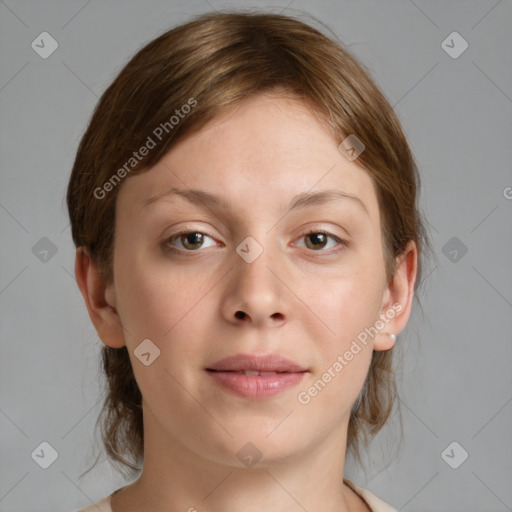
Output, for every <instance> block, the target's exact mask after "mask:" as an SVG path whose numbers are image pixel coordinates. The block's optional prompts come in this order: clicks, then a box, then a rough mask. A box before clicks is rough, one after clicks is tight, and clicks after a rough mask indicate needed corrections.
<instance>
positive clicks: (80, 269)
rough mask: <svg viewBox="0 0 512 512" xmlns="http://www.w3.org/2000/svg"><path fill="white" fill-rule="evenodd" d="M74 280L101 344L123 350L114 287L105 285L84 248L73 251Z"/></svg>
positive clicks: (122, 336) (123, 340)
mask: <svg viewBox="0 0 512 512" xmlns="http://www.w3.org/2000/svg"><path fill="white" fill-rule="evenodd" d="M75 277H76V282H77V283H78V287H79V288H80V292H81V293H82V296H83V298H84V300H85V304H86V306H87V310H88V311H89V316H90V317H91V320H92V323H93V324H94V327H95V328H96V332H97V333H98V336H99V337H100V339H101V341H102V342H103V343H104V344H105V345H107V346H109V347H112V348H120V347H122V346H124V345H125V344H126V342H125V339H124V335H123V327H122V324H121V320H120V318H119V315H118V313H117V311H116V309H115V305H116V299H115V293H114V285H113V284H112V285H109V286H106V285H105V282H104V279H103V277H102V276H101V274H100V273H99V271H98V269H97V268H96V264H95V262H94V261H93V260H92V259H91V257H90V256H89V253H88V251H87V250H86V249H85V248H84V247H79V248H78V249H77V251H76V255H75Z"/></svg>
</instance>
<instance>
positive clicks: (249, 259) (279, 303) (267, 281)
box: [226, 236, 284, 323]
mask: <svg viewBox="0 0 512 512" xmlns="http://www.w3.org/2000/svg"><path fill="white" fill-rule="evenodd" d="M269 239H270V237H267V238H266V239H265V240H266V241H267V244H265V245H264V244H263V243H260V242H259V241H258V240H256V238H254V237H251V236H249V237H246V238H245V239H244V240H243V241H242V242H241V243H240V244H239V245H238V246H237V248H236V255H235V258H234V261H233V270H234V272H233V275H232V286H230V297H229V299H228V300H227V304H228V311H226V313H227V315H228V317H230V318H231V319H232V318H233V317H234V315H238V316H237V318H239V317H240V316H241V315H240V313H239V312H240V311H241V312H243V313H245V315H247V316H248V317H250V318H251V320H252V321H253V322H255V323H259V322H264V321H268V319H270V318H271V317H273V316H274V317H275V315H276V314H280V315H282V314H284V305H283V290H282V285H281V283H280V281H279V279H277V277H276V276H275V274H274V273H275V272H276V269H274V268H273V267H274V266H276V258H275V255H274V253H275V252H276V251H277V250H278V249H277V247H270V244H269V243H268V240H269ZM271 269H272V270H271Z"/></svg>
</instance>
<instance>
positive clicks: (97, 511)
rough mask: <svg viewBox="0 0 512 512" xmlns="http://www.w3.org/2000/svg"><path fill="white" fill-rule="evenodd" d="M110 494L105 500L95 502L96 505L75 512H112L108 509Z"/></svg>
mask: <svg viewBox="0 0 512 512" xmlns="http://www.w3.org/2000/svg"><path fill="white" fill-rule="evenodd" d="M111 497H112V494H110V495H108V496H106V497H105V498H103V499H101V500H100V501H97V502H96V503H94V504H92V505H89V506H88V507H85V508H81V509H80V510H78V511H77V512H112V509H111V508H110V498H111Z"/></svg>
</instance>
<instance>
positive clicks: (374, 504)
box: [109, 478, 398, 512]
mask: <svg viewBox="0 0 512 512" xmlns="http://www.w3.org/2000/svg"><path fill="white" fill-rule="evenodd" d="M343 481H344V482H345V483H346V484H347V485H348V486H349V487H350V488H351V489H352V490H353V491H354V492H356V493H357V494H359V496H361V498H363V500H364V501H366V503H367V504H368V506H369V507H370V509H371V511H372V512H398V511H397V510H396V509H395V508H393V507H391V506H390V505H388V504H387V503H384V502H383V501H382V500H381V499H379V498H377V496H375V494H373V493H371V492H370V491H368V490H367V489H362V488H361V487H358V486H357V485H356V484H354V483H353V482H352V481H350V480H347V479H346V478H344V479H343ZM109 512H110V511H109Z"/></svg>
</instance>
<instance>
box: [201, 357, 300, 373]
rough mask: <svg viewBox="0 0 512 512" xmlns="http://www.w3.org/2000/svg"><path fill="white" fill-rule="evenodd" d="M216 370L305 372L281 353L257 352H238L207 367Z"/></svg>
mask: <svg viewBox="0 0 512 512" xmlns="http://www.w3.org/2000/svg"><path fill="white" fill-rule="evenodd" d="M206 369H207V370H214V371H225V372H227V371H231V372H238V371H244V370H249V371H260V372H289V373H292V372H293V373H296V372H305V371H307V369H306V368H303V367H302V366H300V365H299V364H297V363H295V362H293V361H291V360H290V359H287V358H285V357H283V356H280V355H279V354H269V355H256V354H236V355H234V356H230V357H226V358H224V359H221V360H220V361H217V362H216V363H215V364H213V365H211V366H209V367H207V368H206Z"/></svg>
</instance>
